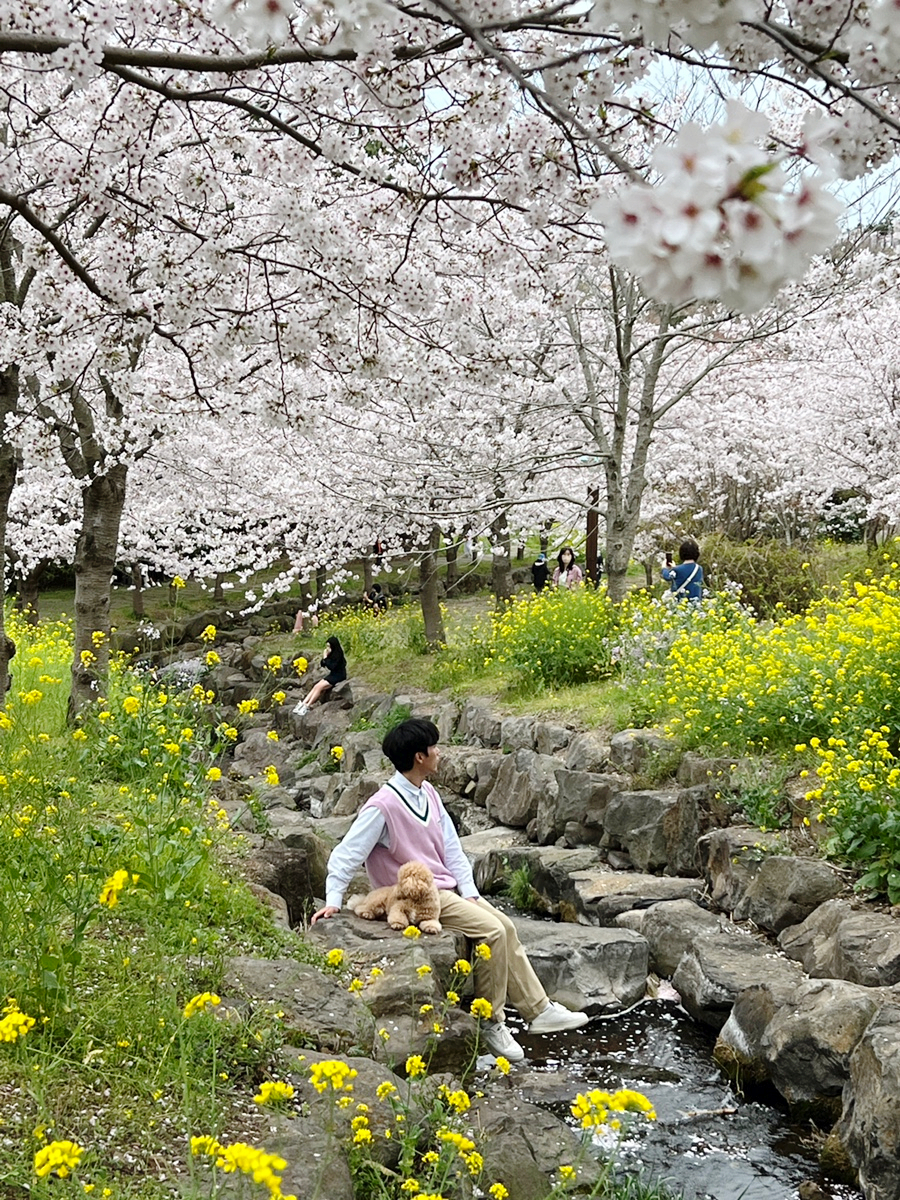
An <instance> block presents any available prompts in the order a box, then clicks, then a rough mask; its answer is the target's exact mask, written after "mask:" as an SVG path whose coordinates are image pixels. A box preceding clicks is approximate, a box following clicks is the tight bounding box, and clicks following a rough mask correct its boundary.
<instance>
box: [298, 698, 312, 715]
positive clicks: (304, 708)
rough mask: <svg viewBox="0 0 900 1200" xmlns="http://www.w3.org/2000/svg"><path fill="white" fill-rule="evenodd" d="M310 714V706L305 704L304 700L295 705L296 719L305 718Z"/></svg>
mask: <svg viewBox="0 0 900 1200" xmlns="http://www.w3.org/2000/svg"><path fill="white" fill-rule="evenodd" d="M308 712H309V705H308V704H306V703H304V701H303V700H301V701H300V703H299V704H295V705H294V716H295V717H305V716H306V714H307V713H308Z"/></svg>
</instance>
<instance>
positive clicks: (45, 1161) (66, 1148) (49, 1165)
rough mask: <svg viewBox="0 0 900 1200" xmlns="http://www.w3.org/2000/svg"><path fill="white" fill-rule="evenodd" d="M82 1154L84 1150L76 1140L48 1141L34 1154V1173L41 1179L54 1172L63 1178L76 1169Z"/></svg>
mask: <svg viewBox="0 0 900 1200" xmlns="http://www.w3.org/2000/svg"><path fill="white" fill-rule="evenodd" d="M82 1154H84V1150H83V1148H82V1147H81V1146H79V1145H78V1143H77V1142H70V1141H60V1142H49V1143H48V1144H47V1145H46V1146H42V1147H41V1149H40V1150H38V1152H37V1154H35V1156H34V1173H35V1175H37V1177H38V1178H39V1179H43V1178H45V1177H46V1176H47V1175H52V1174H53V1173H54V1172H55V1173H56V1174H57V1175H58V1176H59V1178H60V1179H65V1178H66V1176H67V1175H70V1174H71V1173H72V1171H75V1170H77V1169H78V1164H79V1162H80V1161H81V1156H82Z"/></svg>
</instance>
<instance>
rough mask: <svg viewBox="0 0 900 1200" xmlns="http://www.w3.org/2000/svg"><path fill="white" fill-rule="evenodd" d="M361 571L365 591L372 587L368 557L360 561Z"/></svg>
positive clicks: (370, 563) (370, 565)
mask: <svg viewBox="0 0 900 1200" xmlns="http://www.w3.org/2000/svg"><path fill="white" fill-rule="evenodd" d="M362 569H363V587H364V588H365V590H366V591H368V590H369V588H370V587H371V586H372V584H373V582H374V580H373V578H372V560H371V558H369V557H368V555H367V556H366V557H365V558H364V559H363V560H362Z"/></svg>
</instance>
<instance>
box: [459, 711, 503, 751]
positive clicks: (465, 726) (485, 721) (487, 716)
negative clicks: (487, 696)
mask: <svg viewBox="0 0 900 1200" xmlns="http://www.w3.org/2000/svg"><path fill="white" fill-rule="evenodd" d="M458 732H459V733H460V734H461V735H462V736H463V737H464V738H465V739H466V741H467V742H469V743H470V744H471V743H473V742H480V743H481V745H482V746H499V745H500V718H499V717H498V716H497V714H496V713H494V712H492V711H491V709H490V707H489V706H488V705H487V704H486V703H485V702H484V701H483V700H481V701H479V700H467V701H466V703H465V704H464V705H463V709H462V712H461V714H460V718H459V726H458Z"/></svg>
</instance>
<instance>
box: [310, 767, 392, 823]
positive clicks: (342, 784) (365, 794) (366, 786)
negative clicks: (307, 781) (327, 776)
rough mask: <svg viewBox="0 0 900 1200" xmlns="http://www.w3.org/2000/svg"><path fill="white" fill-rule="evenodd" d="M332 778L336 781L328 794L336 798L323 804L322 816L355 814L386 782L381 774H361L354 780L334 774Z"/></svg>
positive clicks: (348, 815)
mask: <svg viewBox="0 0 900 1200" xmlns="http://www.w3.org/2000/svg"><path fill="white" fill-rule="evenodd" d="M331 779H332V780H333V781H334V782H333V784H332V785H331V789H330V790H329V793H328V794H329V796H333V797H334V799H333V800H332V802H331V803H330V804H327V805H323V806H322V816H332V817H350V816H355V814H356V813H358V812H359V810H360V809H361V808H362V806H363V805H364V804H365V802H366V801H367V800H370V799H371V798H372V796H374V795H375V793H376V792H377V791H378V789H379V788H380V787H381V785H382V783H383V782H384V780H383V778H382V777H381V776H380V775H360V776H359V777H358V778H357V779H353V780H352V781H348V780H347V778H346V776H344V775H340V776H338V775H332V776H331Z"/></svg>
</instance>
